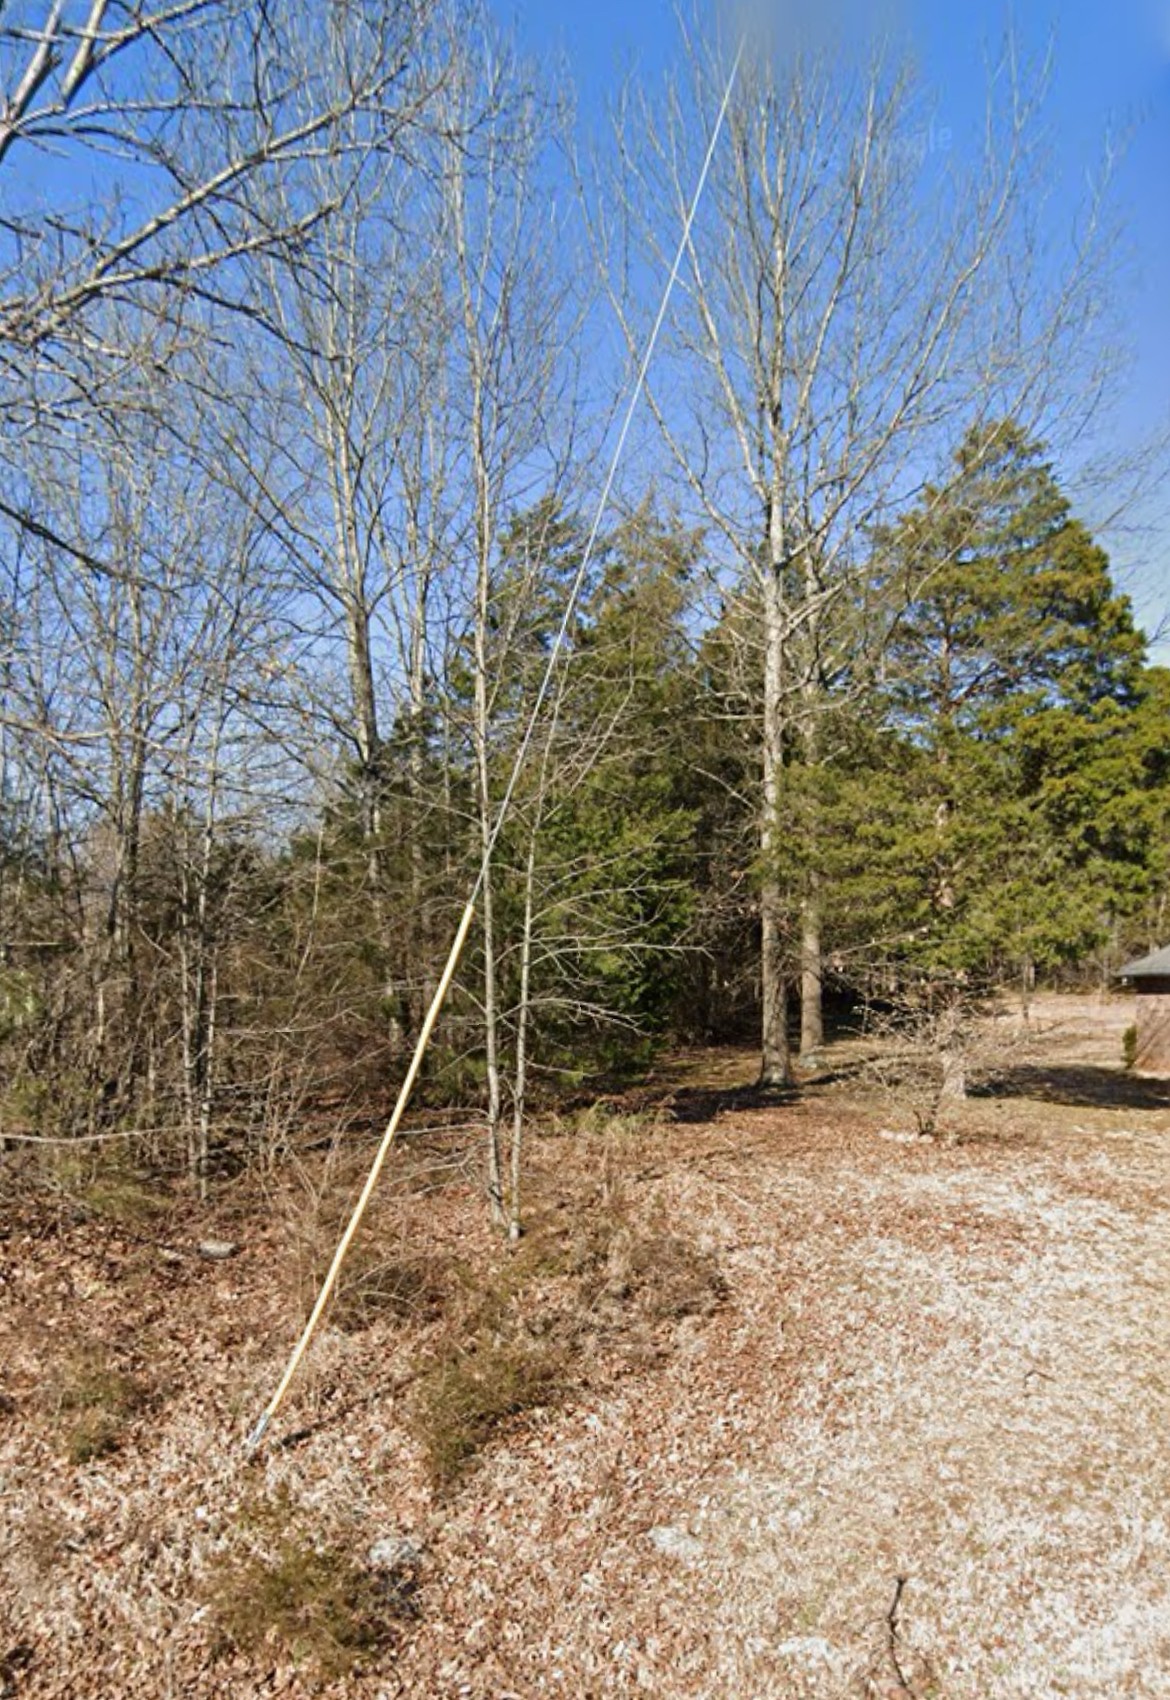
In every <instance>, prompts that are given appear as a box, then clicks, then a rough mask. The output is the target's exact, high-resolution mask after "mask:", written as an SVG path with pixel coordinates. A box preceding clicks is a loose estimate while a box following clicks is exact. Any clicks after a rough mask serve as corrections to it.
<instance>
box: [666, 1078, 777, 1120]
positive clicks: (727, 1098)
mask: <svg viewBox="0 0 1170 1700" xmlns="http://www.w3.org/2000/svg"><path fill="white" fill-rule="evenodd" d="M798 1097H799V1093H798V1091H797V1090H796V1089H795V1088H793V1089H792V1090H791V1091H788V1092H783V1091H778V1090H766V1089H765V1088H763V1087H760V1086H724V1087H718V1086H716V1087H705V1086H684V1087H681V1088H680V1089H679V1090H678V1091H677V1092H672V1093H671V1095H670V1099H669V1101H668V1102H669V1108H670V1113H671V1115H672V1116H673V1118H674V1120H675V1121H676V1122H683V1123H684V1124H686V1125H687V1126H698V1125H700V1124H701V1123H703V1122H713V1121H716V1120H717V1119H718V1118H719V1116H721V1115H725V1114H726V1113H727V1112H728V1111H729V1110H770V1109H775V1108H776V1106H777V1105H781V1104H792V1103H794V1102H795V1101H796V1099H797V1098H798Z"/></svg>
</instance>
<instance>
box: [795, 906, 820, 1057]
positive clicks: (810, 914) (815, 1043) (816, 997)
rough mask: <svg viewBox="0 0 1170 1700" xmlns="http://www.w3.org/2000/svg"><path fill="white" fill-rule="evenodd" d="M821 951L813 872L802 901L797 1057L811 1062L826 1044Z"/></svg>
mask: <svg viewBox="0 0 1170 1700" xmlns="http://www.w3.org/2000/svg"><path fill="white" fill-rule="evenodd" d="M824 994H825V982H824V951H823V948H822V942H821V884H820V878H819V876H818V875H817V874H816V873H813V874H812V875H810V877H809V888H808V890H807V891H806V892H805V896H804V900H803V902H802V904H801V916H800V1060H801V1062H803V1063H808V1064H813V1063H815V1062H816V1061H817V1059H818V1057H819V1055H820V1052H821V1051H822V1050H823V1048H824V1044H825V1003H824Z"/></svg>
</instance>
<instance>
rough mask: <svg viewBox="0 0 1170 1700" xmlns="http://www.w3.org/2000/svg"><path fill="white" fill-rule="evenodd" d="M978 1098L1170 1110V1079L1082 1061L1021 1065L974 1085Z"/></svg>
mask: <svg viewBox="0 0 1170 1700" xmlns="http://www.w3.org/2000/svg"><path fill="white" fill-rule="evenodd" d="M973 1096H974V1097H977V1098H1035V1099H1039V1100H1040V1101H1041V1102H1042V1103H1045V1104H1067V1105H1070V1106H1075V1107H1078V1108H1081V1109H1097V1110H1167V1109H1170V1081H1165V1080H1143V1079H1142V1078H1141V1076H1140V1075H1135V1074H1122V1073H1121V1072H1120V1070H1118V1069H1114V1068H1094V1067H1092V1066H1091V1065H1089V1064H1085V1063H1067V1064H1055V1065H1049V1066H1040V1065H1038V1064H1027V1065H1021V1066H1020V1067H1018V1068H1009V1069H1004V1070H1003V1072H1002V1073H1000V1074H997V1075H996V1076H995V1077H994V1079H992V1080H988V1081H985V1082H984V1083H983V1084H982V1085H981V1086H978V1087H976V1088H975V1090H974V1093H973Z"/></svg>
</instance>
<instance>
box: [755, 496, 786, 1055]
mask: <svg viewBox="0 0 1170 1700" xmlns="http://www.w3.org/2000/svg"><path fill="white" fill-rule="evenodd" d="M769 529H770V542H771V544H772V565H771V570H770V571H769V572H768V574H767V576H766V579H765V583H764V736H763V770H764V812H763V820H762V822H761V828H760V850H761V854H762V859H763V864H764V872H763V881H762V883H761V887H760V934H761V938H760V1003H761V1015H762V1032H761V1062H760V1085H761V1086H763V1087H765V1088H786V1087H789V1086H791V1085H792V1054H791V1050H790V1047H789V1043H788V960H787V949H786V941H785V936H784V934H785V926H784V922H785V906H784V893H783V889H782V887H781V883H780V877H779V867H778V859H779V854H780V844H779V820H780V798H781V788H782V785H783V776H784V719H785V649H786V645H787V640H788V633H787V629H786V620H785V606H784V601H785V599H784V564H783V538H782V521H781V518H780V514H779V503H778V502H774V504H773V512H772V514H771V516H770V527H769Z"/></svg>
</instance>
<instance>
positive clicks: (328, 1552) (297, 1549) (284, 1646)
mask: <svg viewBox="0 0 1170 1700" xmlns="http://www.w3.org/2000/svg"><path fill="white" fill-rule="evenodd" d="M287 1509H288V1508H287V1507H286V1511H287ZM280 1517H281V1512H280V1508H279V1507H276V1508H270V1516H269V1517H268V1519H267V1521H268V1522H269V1523H276V1524H278V1525H279V1522H280ZM253 1521H254V1520H253ZM209 1604H210V1605H211V1608H212V1611H213V1614H214V1618H215V1622H216V1625H217V1627H218V1628H219V1630H220V1632H221V1634H222V1635H223V1636H224V1637H225V1638H226V1639H227V1641H229V1642H230V1643H231V1645H232V1646H234V1647H236V1648H237V1649H238V1650H239V1651H240V1652H242V1653H245V1654H262V1653H264V1652H266V1651H270V1650H271V1649H272V1648H273V1647H276V1648H279V1649H280V1651H281V1652H282V1653H284V1654H285V1655H286V1656H287V1657H289V1658H290V1659H292V1660H293V1662H294V1663H296V1664H298V1665H302V1666H304V1665H308V1666H312V1667H313V1668H314V1669H315V1671H316V1672H317V1673H318V1674H319V1675H320V1677H321V1678H322V1679H323V1680H324V1681H326V1682H335V1681H337V1680H339V1679H340V1678H342V1677H345V1676H348V1675H350V1674H351V1673H352V1672H354V1671H355V1670H357V1669H359V1668H360V1667H362V1666H363V1665H366V1664H368V1663H369V1662H370V1661H371V1660H373V1659H374V1658H376V1657H377V1655H378V1654H379V1653H381V1652H383V1651H385V1649H386V1648H387V1647H388V1646H389V1645H390V1644H391V1643H392V1641H393V1639H394V1635H395V1627H396V1619H400V1618H401V1617H402V1615H403V1609H402V1604H401V1601H400V1600H399V1599H398V1598H397V1597H396V1595H395V1594H394V1592H393V1590H392V1589H391V1588H390V1587H389V1586H388V1584H387V1582H386V1580H385V1579H384V1578H382V1577H380V1576H378V1575H375V1574H374V1573H373V1572H372V1571H370V1570H368V1569H366V1568H365V1567H364V1566H362V1565H360V1564H358V1563H356V1562H355V1561H354V1560H353V1559H352V1558H351V1557H350V1556H349V1555H348V1554H347V1553H345V1552H343V1551H341V1550H340V1549H339V1548H337V1547H334V1546H330V1545H325V1544H321V1543H317V1542H314V1541H312V1540H310V1539H309V1538H308V1537H307V1536H305V1535H303V1534H301V1533H299V1532H297V1531H296V1530H295V1529H291V1528H288V1527H283V1528H280V1527H278V1529H277V1532H276V1533H275V1536H274V1538H273V1539H272V1542H271V1545H270V1546H268V1547H267V1549H266V1550H251V1551H248V1552H245V1553H239V1554H236V1555H234V1556H232V1557H229V1558H228V1559H226V1560H224V1561H223V1562H222V1564H221V1566H220V1568H219V1570H218V1573H217V1574H216V1576H215V1578H214V1580H213V1582H212V1585H211V1588H210V1590H209Z"/></svg>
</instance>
